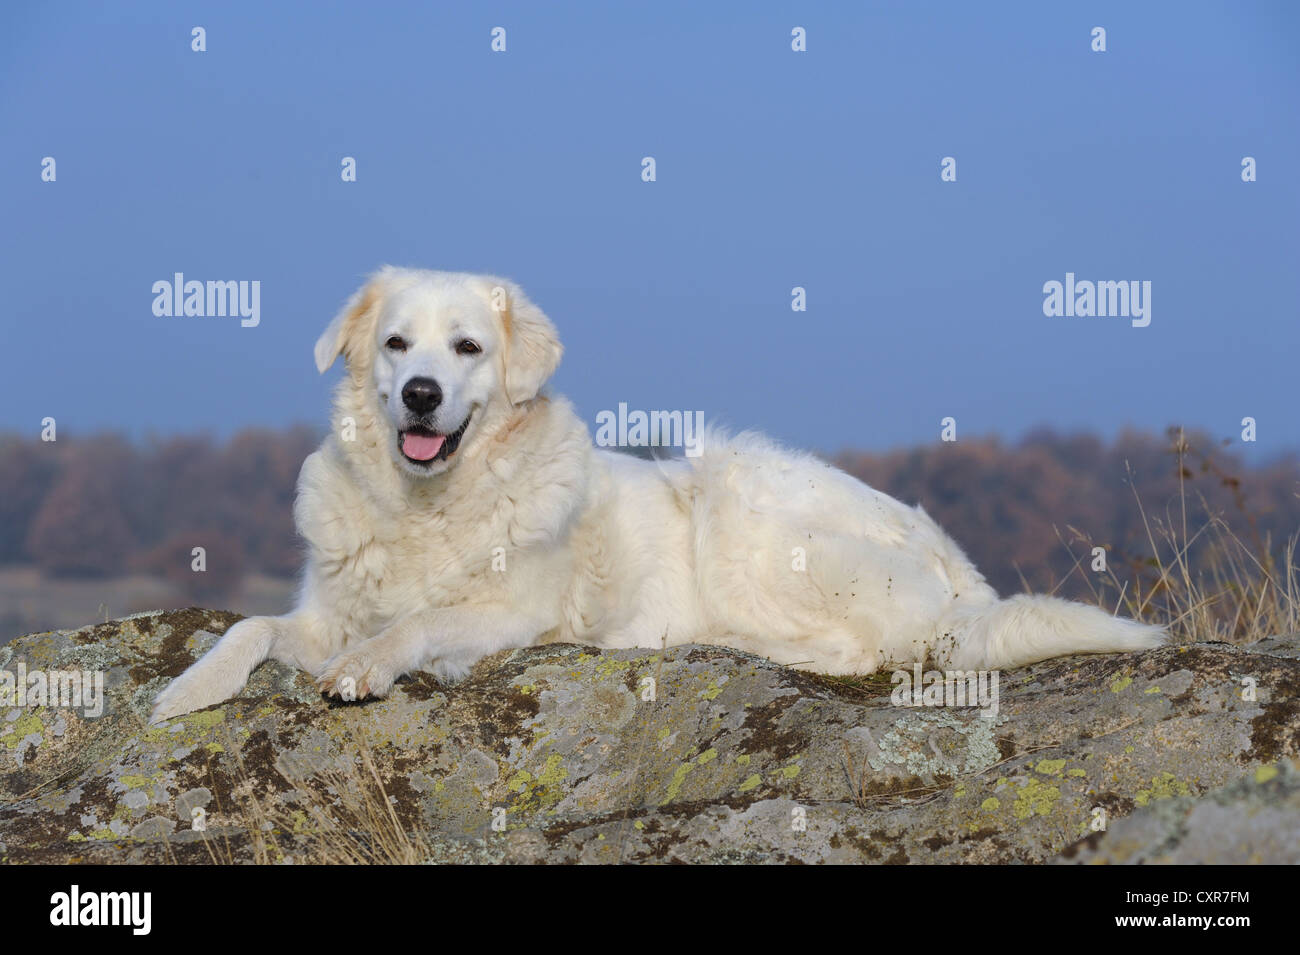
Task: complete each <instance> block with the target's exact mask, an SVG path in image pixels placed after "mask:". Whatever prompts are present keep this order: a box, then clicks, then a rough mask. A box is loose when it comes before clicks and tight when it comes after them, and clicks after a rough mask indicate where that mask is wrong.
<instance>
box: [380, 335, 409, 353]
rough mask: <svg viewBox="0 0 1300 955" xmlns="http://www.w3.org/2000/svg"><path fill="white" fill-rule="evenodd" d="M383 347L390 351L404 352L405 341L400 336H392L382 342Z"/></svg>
mask: <svg viewBox="0 0 1300 955" xmlns="http://www.w3.org/2000/svg"><path fill="white" fill-rule="evenodd" d="M384 347H385V348H387V349H390V350H391V351H406V339H405V338H403V337H402V336H401V335H393V336H392V337H390V338H389V339H388V341H386V342H384Z"/></svg>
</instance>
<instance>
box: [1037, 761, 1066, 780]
mask: <svg viewBox="0 0 1300 955" xmlns="http://www.w3.org/2000/svg"><path fill="white" fill-rule="evenodd" d="M1063 769H1065V760H1063V759H1041V760H1039V761H1038V765H1037V766H1035V767H1034V772H1036V773H1042V774H1043V775H1044V776H1059V775H1061V770H1063Z"/></svg>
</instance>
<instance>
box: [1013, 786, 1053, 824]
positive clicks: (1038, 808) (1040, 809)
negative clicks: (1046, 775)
mask: <svg viewBox="0 0 1300 955" xmlns="http://www.w3.org/2000/svg"><path fill="white" fill-rule="evenodd" d="M1060 798H1061V790H1059V789H1057V788H1056V787H1055V786H1049V785H1047V783H1041V782H1039V781H1038V780H1036V779H1031V780H1029V782H1027V783H1026V784H1025V785H1023V786H1021V787H1020V791H1019V792H1018V793H1016V801H1015V802H1014V803H1012V804H1011V812H1012V813H1013V814H1014V815H1015V817H1016V818H1017V819H1028V818H1029V817H1030V816H1046V815H1047V814H1048V813H1050V812H1051V811H1052V807H1053V806H1054V805H1056V801H1057V800H1058V799H1060Z"/></svg>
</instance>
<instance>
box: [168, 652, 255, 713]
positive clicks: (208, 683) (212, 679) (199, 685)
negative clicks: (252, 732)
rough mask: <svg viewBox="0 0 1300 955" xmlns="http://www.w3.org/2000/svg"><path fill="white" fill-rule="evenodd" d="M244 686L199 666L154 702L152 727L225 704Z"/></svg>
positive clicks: (192, 668) (169, 686)
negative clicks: (206, 707)
mask: <svg viewBox="0 0 1300 955" xmlns="http://www.w3.org/2000/svg"><path fill="white" fill-rule="evenodd" d="M242 686H243V683H242V682H238V681H236V680H234V678H233V677H231V676H230V675H229V674H225V673H223V672H222V671H221V670H220V669H219V668H217V667H213V666H204V665H203V664H202V662H201V661H200V662H199V663H196V664H195V665H194V666H192V667H190V668H189V669H188V670H186V671H185V672H184V673H182V674H181V675H180V676H178V677H176V679H174V680H172V681H171V682H170V683H168V684H167V686H166V687H164V688H163V691H162V692H161V693H159V694H158V696H157V697H156V698H155V699H154V703H153V712H151V713H150V714H149V722H150V724H152V725H156V724H158V723H162V722H163V721H165V720H169V719H171V718H172V717H173V716H183V715H185V714H186V713H192V712H194V711H195V710H201V709H203V708H204V707H205V706H212V705H214V704H216V703H224V702H225V701H226V700H228V699H230V698H231V697H232V696H234V695H235V694H236V693H238V692H239V691H240V689H241V688H242Z"/></svg>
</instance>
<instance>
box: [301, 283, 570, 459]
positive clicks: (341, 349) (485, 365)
mask: <svg viewBox="0 0 1300 955" xmlns="http://www.w3.org/2000/svg"><path fill="white" fill-rule="evenodd" d="M340 354H342V355H343V356H344V358H345V359H346V361H347V364H348V371H349V374H350V375H351V376H352V380H353V384H354V385H355V386H356V387H357V388H359V389H363V391H364V392H365V393H366V396H367V398H368V400H370V401H371V402H372V403H373V407H374V408H375V409H376V410H378V411H380V412H381V414H380V415H379V416H378V417H379V420H381V421H384V422H386V424H387V426H388V427H389V428H390V429H391V432H392V434H391V440H390V441H389V448H390V453H391V454H392V456H393V460H394V462H395V463H396V464H397V466H398V467H399V468H401V469H402V470H403V471H404V472H406V473H408V474H410V475H412V476H416V477H425V476H429V475H433V474H441V473H442V472H444V471H447V470H448V469H450V468H451V467H453V466H454V464H455V461H456V455H457V452H458V451H460V449H461V448H462V447H467V446H468V444H467V443H468V442H471V441H473V440H475V438H476V436H478V435H480V434H481V433H482V431H483V429H484V428H485V427H486V422H489V421H496V420H500V419H501V418H502V415H503V413H504V412H506V411H508V409H509V407H510V406H512V405H519V404H522V403H524V402H526V401H530V400H532V399H533V398H535V397H536V396H537V393H538V391H539V389H540V388H541V387H542V385H543V384H544V383H545V382H546V380H547V379H548V378H550V377H551V374H552V373H553V372H554V371H555V368H556V366H557V365H558V364H559V361H560V354H561V347H560V343H559V340H558V338H557V336H556V333H555V327H554V326H553V325H552V324H551V321H550V319H548V318H547V317H546V316H545V315H544V314H543V313H542V310H541V309H539V308H538V307H537V306H536V305H534V304H533V303H532V302H530V301H529V300H528V298H527V297H526V296H525V295H524V293H523V291H522V290H521V289H520V288H519V286H517V285H515V284H514V283H513V282H509V281H506V280H504V279H499V278H496V277H494V276H490V275H471V274H467V273H463V272H432V271H426V270H419V269H399V268H392V267H385V268H383V269H381V270H380V271H379V272H377V273H376V274H375V275H374V276H372V277H371V279H370V280H369V281H368V282H367V283H366V284H365V285H364V286H362V287H361V288H360V289H359V290H358V291H357V292H356V293H355V294H354V295H353V296H352V298H351V299H349V300H348V303H347V304H346V305H345V306H344V307H343V310H342V311H341V312H339V314H338V315H337V316H336V317H335V318H334V320H333V321H332V322H331V323H330V325H329V327H328V328H327V329H326V330H325V333H324V334H323V335H321V337H320V340H319V341H317V342H316V367H317V368H318V369H319V370H320V371H321V372H322V373H324V372H325V370H326V369H328V368H329V367H330V366H331V365H333V364H334V361H335V359H337V358H338V356H339V355H340Z"/></svg>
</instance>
